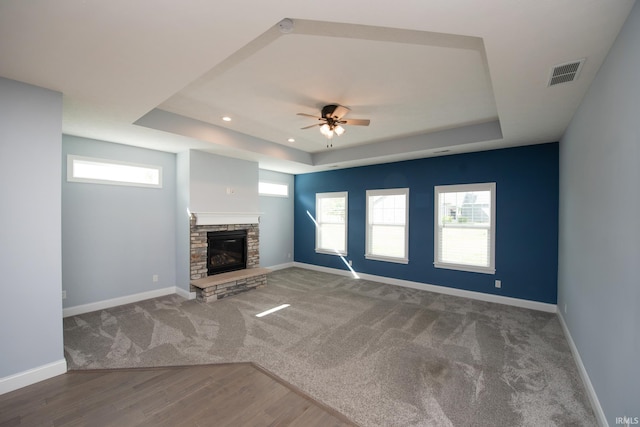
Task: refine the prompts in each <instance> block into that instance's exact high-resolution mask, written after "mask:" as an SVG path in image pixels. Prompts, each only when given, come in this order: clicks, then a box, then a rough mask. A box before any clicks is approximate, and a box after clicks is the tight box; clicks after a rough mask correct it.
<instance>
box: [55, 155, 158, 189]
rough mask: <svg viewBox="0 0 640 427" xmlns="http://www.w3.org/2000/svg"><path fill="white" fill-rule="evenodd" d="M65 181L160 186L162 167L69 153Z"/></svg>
mask: <svg viewBox="0 0 640 427" xmlns="http://www.w3.org/2000/svg"><path fill="white" fill-rule="evenodd" d="M67 181H71V182H86V183H92V184H112V185H129V186H136V187H151V188H162V167H160V166H150V165H141V164H135V163H125V162H118V161H115V160H104V159H94V158H90V157H80V156H73V155H69V156H67Z"/></svg>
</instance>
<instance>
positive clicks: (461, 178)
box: [294, 143, 559, 304]
mask: <svg viewBox="0 0 640 427" xmlns="http://www.w3.org/2000/svg"><path fill="white" fill-rule="evenodd" d="M558 177H559V172H558V143H549V144H541V145H532V146H526V147H518V148H508V149H502V150H494V151H484V152H478V153H469V154H459V155H451V156H444V157H435V158H427V159H420V160H411V161H406V162H397V163H387V164H381V165H374V166H365V167H358V168H351V169H341V170H335V171H327V172H318V173H310V174H302V175H297V176H296V179H295V219H294V221H295V230H294V254H295V255H294V257H295V261H296V262H301V263H306V264H313V265H317V266H323V267H330V268H336V269H343V270H344V269H346V266H345V264H344V261H343V260H342V259H340V257H338V256H334V255H326V254H318V253H316V252H315V225H314V223H313V221H311V219H310V218H309V214H308V213H307V212H309V213H310V214H311V215H313V216H314V217H315V195H316V193H323V192H333V191H347V192H348V193H349V207H348V242H347V245H348V246H347V250H348V255H347V256H346V257H345V258H346V259H348V260H351V261H352V262H353V268H354V270H355V271H357V272H360V273H366V274H372V275H377V276H383V277H389V278H395V279H402V280H408V281H413V282H419V283H426V284H430V285H439V286H446V287H451V288H458V289H464V290H469V291H475V292H483V293H489V294H496V295H501V296H507V297H513V298H520V299H526V300H531V301H538V302H543V303H550V304H555V303H556V298H557V274H558V179H559V178H558ZM480 182H495V183H496V274H495V275H492V274H481V273H471V272H463V271H454V270H446V269H439V268H435V267H434V266H433V251H434V245H433V239H434V224H433V221H434V186H436V185H451V184H470V183H480ZM400 187H408V188H409V264H407V265H404V264H397V263H390V262H382V261H374V260H367V259H365V257H364V253H365V218H366V203H365V202H366V200H365V197H366V194H365V193H366V190H369V189H383V188H400ZM497 279H498V280H501V281H502V288H501V289H497V288H495V286H494V281H495V280H497Z"/></svg>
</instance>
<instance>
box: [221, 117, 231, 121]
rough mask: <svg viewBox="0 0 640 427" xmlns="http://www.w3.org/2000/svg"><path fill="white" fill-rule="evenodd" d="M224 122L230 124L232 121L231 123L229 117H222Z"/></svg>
mask: <svg viewBox="0 0 640 427" xmlns="http://www.w3.org/2000/svg"><path fill="white" fill-rule="evenodd" d="M222 120H223V121H225V122H230V121H231V117H229V116H223V117H222Z"/></svg>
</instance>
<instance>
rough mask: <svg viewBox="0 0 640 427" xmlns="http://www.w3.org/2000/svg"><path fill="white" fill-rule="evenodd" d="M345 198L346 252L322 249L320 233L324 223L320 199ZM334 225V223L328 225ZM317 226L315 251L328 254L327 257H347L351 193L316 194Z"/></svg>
mask: <svg viewBox="0 0 640 427" xmlns="http://www.w3.org/2000/svg"><path fill="white" fill-rule="evenodd" d="M340 197H343V198H344V250H343V251H341V250H338V249H335V248H333V249H332V248H326V247H320V246H319V242H320V233H321V228H322V224H323V223H322V222H320V215H319V211H318V208H319V206H320V203H319V200H320V199H334V198H340ZM328 224H333V223H328ZM315 225H316V242H315V243H316V244H315V250H316V253H320V254H327V255H338V256H346V255H347V252H348V249H347V248H348V247H349V244H348V243H349V241H348V235H349V193H348V192H347V191H336V192H329V193H316V217H315Z"/></svg>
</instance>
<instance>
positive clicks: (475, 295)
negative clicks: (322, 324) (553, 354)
mask: <svg viewBox="0 0 640 427" xmlns="http://www.w3.org/2000/svg"><path fill="white" fill-rule="evenodd" d="M293 264H294V265H293V266H294V267H300V268H306V269H308V270H316V271H322V272H325V273H332V274H338V275H342V276H349V277H353V273H351V271H349V270H339V269H336V268H329V267H321V266H318V265H313V264H305V263H301V262H294V263H293ZM357 274H358V277H360V278H361V279H365V280H371V281H373V282H380V283H386V284H388V285H396V286H402V287H405V288H411V289H419V290H422V291H429V292H436V293H439V294H445V295H453V296H457V297H464V298H471V299H475V300H479V301H486V302H495V303H498V304H505V305H511V306H515V307H522V308H528V309H531V310H538V311H545V312H547V313H557V311H558V307H557V305H556V304H547V303H544V302H538V301H529V300H524V299H519V298H511V297H503V296H501V295H493V294H483V293H482V292H474V291H466V290H464V289H456V288H448V287H446V286H438V285H429V284H426V283H420V282H412V281H409V280H402V279H394V278H392V277H384V276H375V275H373V274H366V273H360V272H358V273H357Z"/></svg>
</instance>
